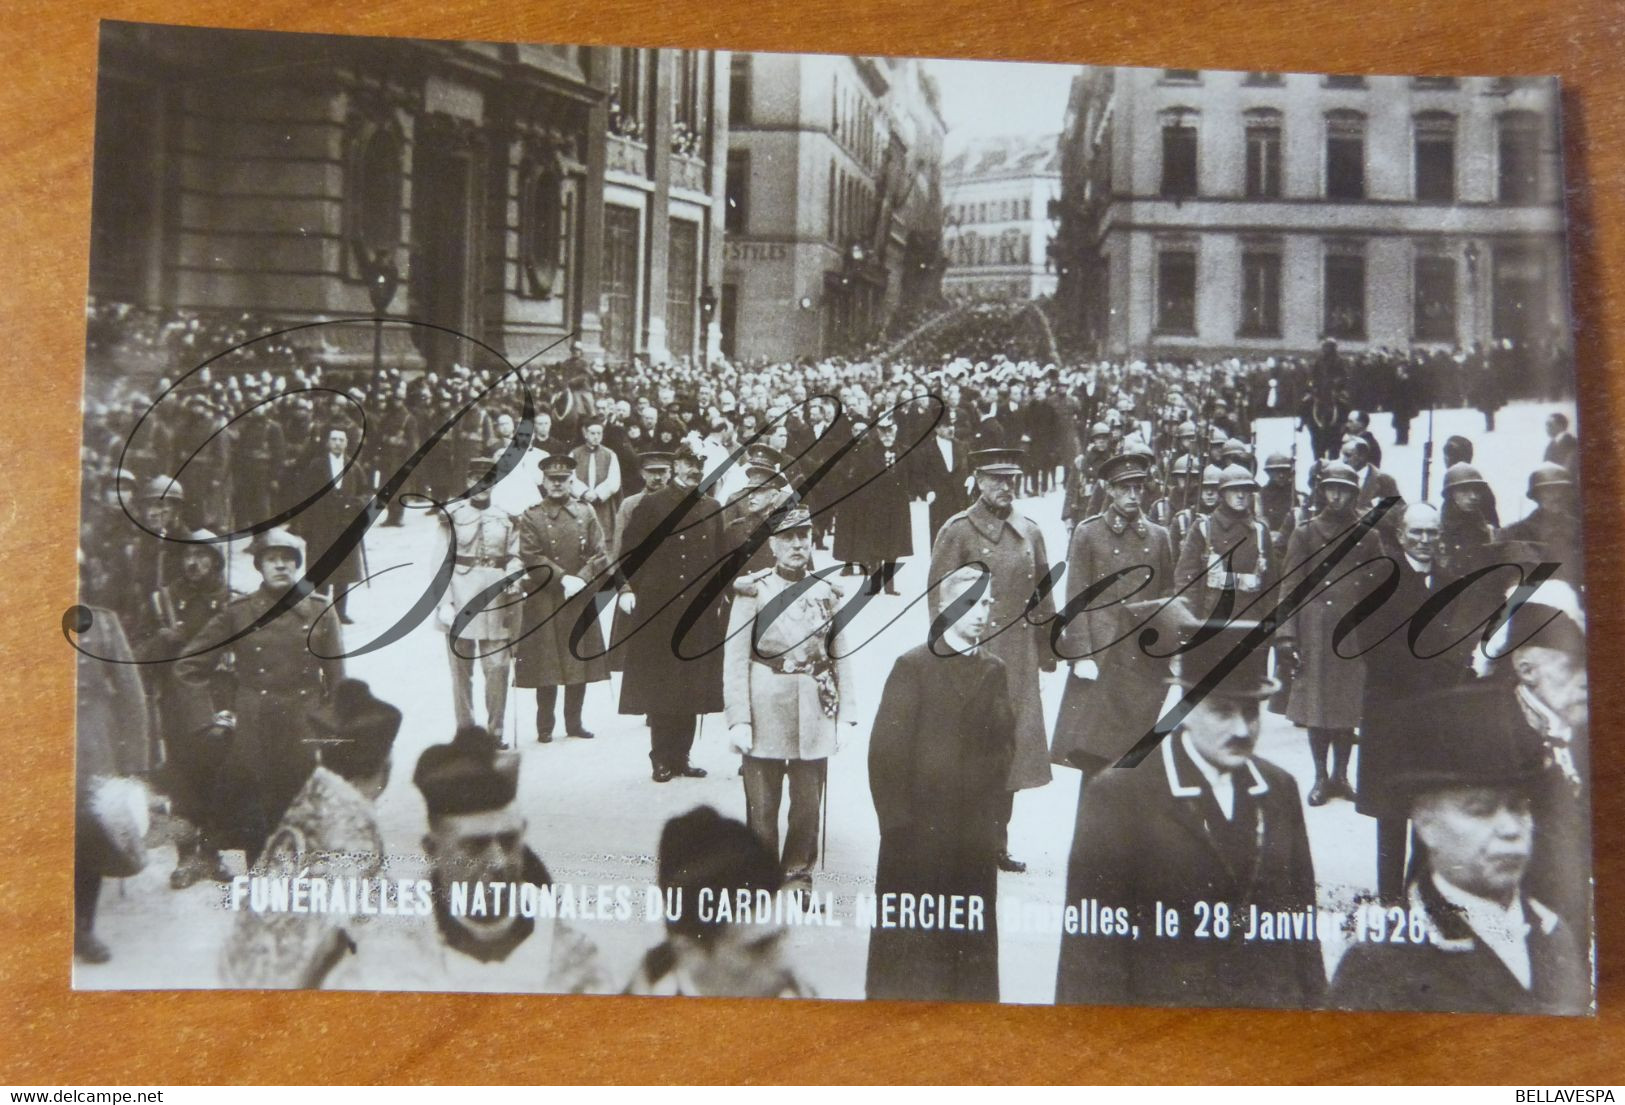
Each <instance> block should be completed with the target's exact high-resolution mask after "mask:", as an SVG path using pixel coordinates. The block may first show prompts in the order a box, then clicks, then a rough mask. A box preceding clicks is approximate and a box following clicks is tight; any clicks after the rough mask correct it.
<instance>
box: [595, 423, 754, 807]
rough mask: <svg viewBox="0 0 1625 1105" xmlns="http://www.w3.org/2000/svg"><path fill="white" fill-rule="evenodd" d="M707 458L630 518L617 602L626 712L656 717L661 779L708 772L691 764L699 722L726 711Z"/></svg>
mask: <svg viewBox="0 0 1625 1105" xmlns="http://www.w3.org/2000/svg"><path fill="white" fill-rule="evenodd" d="M703 471H704V462H703V461H702V460H701V459H700V457H699V456H698V455H697V454H696V453H695V452H694V450H693V449H692V448H690V447H688V446H684V447H683V448H682V449H680V450H679V451H678V452H677V454H676V456H675V457H674V459H673V462H672V483H671V484H670V485H669V486H667V487H665V488H662V489H661V490H659V491H653V492H650V493H649V494H648V495H646V496H645V497H644V499H643V501H642V502H640V503H638V505H637V508H636V509H635V510H633V512H632V517H631V518H629V519H627V524H626V540H625V544H624V546H623V547H622V549H621V557H620V562H619V565H618V574H619V576H620V583H621V594H620V596H619V598H618V600H617V605H618V606H619V608H620V610H621V612H622V613H623V614H625V615H627V619H628V620H627V623H626V634H627V636H626V645H625V648H626V676H625V678H624V679H623V680H622V682H621V701H620V710H621V713H623V714H644V715H646V716H647V717H648V719H649V746H650V747H649V762H650V765H651V768H652V775H653V778H654V781H655V782H657V783H665V782H670V781H671V779H672V778H673V777H675V776H678V775H682V776H686V777H688V778H693V779H699V778H704V776H705V769H704V768H702V767H699V766H697V765H695V764H692V763H690V762H689V753H690V751H691V750H692V749H693V747H694V736H695V732H696V730H697V728H698V725H699V718H700V717H701V716H702V715H704V714H710V713H715V712H717V711H718V710H720V709H722V648H721V647H720V646H721V643H722V635H723V629H724V626H723V624H722V621H721V608H722V604H721V602H720V601H718V600H719V599H721V597H722V590H723V589H722V588H719V587H716V586H714V583H715V581H714V578H713V577H714V576H715V574H716V573H717V572H718V571H719V570H721V569H723V568H724V567H725V566H726V561H727V550H726V545H725V542H724V540H723V534H722V515H721V506H720V505H719V504H718V503H717V501H716V500H715V499H713V498H711V497H710V496H709V495H705V494H702V493H701V492H700V491H699V490H698V489H699V482H700V475H701V473H702V472H703Z"/></svg>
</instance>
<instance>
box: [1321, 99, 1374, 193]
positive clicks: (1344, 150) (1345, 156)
mask: <svg viewBox="0 0 1625 1105" xmlns="http://www.w3.org/2000/svg"><path fill="white" fill-rule="evenodd" d="M1326 198H1327V199H1332V200H1360V199H1365V116H1364V115H1361V114H1360V113H1359V112H1357V111H1333V112H1330V113H1328V114H1327V116H1326Z"/></svg>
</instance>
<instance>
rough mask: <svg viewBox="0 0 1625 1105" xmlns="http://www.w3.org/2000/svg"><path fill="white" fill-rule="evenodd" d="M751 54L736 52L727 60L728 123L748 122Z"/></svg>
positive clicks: (741, 123)
mask: <svg viewBox="0 0 1625 1105" xmlns="http://www.w3.org/2000/svg"><path fill="white" fill-rule="evenodd" d="M751 61H752V58H751V55H749V54H744V53H736V54H734V55H733V57H732V58H731V59H730V60H729V62H728V124H729V125H730V126H735V125H741V126H742V125H744V124H747V123H749V122H750V67H751Z"/></svg>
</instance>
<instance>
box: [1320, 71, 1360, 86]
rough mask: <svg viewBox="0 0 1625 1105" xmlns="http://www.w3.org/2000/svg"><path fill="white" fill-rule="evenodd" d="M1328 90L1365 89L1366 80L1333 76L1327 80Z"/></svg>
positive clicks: (1343, 75) (1347, 76)
mask: <svg viewBox="0 0 1625 1105" xmlns="http://www.w3.org/2000/svg"><path fill="white" fill-rule="evenodd" d="M1326 87H1327V88H1364V87H1365V78H1364V77H1358V76H1352V75H1349V74H1342V75H1338V74H1333V75H1331V76H1328V77H1327V78H1326Z"/></svg>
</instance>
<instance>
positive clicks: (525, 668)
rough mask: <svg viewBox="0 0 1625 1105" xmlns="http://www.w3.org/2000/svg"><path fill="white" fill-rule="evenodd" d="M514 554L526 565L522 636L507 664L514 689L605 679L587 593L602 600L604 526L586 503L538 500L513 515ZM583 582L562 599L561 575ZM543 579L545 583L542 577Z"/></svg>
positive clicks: (605, 560) (600, 634) (606, 661)
mask: <svg viewBox="0 0 1625 1105" xmlns="http://www.w3.org/2000/svg"><path fill="white" fill-rule="evenodd" d="M519 559H520V562H521V563H523V564H524V566H525V567H526V568H527V569H529V570H530V571H531V574H530V575H529V576H528V577H527V579H526V589H527V591H528V592H529V594H528V596H527V597H526V599H525V612H524V623H523V629H522V630H521V634H522V636H521V637H520V640H519V643H518V646H517V651H518V654H519V657H518V663H517V665H516V666H515V668H514V685H515V686H519V687H562V686H566V685H568V684H572V683H596V682H598V681H600V680H604V679H608V678H609V657H608V655H607V654H606V653H605V651H604V635H603V631H602V630H601V629H599V626H598V618H597V613H598V609H599V608H597V607H594V606H593V605H592V603H593V601H594V597H595V596H598V595H600V588H603V590H602V592H601V594H602V596H603V597H602V599H600V600H599V601H606V600H607V597H608V596H609V595H610V594H611V590H610V589H609V588H608V587H607V586H606V584H608V582H609V578H608V576H607V575H606V574H605V569H606V568H608V567H609V553H608V552H607V551H606V550H605V548H604V531H603V528H602V527H601V526H599V524H598V515H597V513H596V512H595V511H594V510H593V508H592V507H590V506H588V505H586V504H585V503H579V502H576V501H574V500H573V499H572V500H566V501H564V502H560V503H555V502H548V501H543V502H540V503H537V504H536V505H535V506H533V507H531V508H530V509H529V510H527V511H525V513H523V514H521V515H520V516H519ZM567 575H571V576H575V577H577V578H578V579H580V580H582V582H584V583H585V584H586V587H584V588H583V589H582V590H581V591H580V592H579V593H577V594H576V595H575V597H573V598H571V599H569V600H566V599H565V597H564V584H563V577H565V576H567ZM543 579H545V580H546V583H545V585H544V584H542V580H543ZM584 615H585V616H586V630H585V632H584V633H583V635H582V637H581V639H580V641H578V642H577V643H576V644H575V645H574V646H572V645H571V643H570V638H571V636H572V635H573V634H574V632H575V627H576V625H577V623H578V622H580V621H581V620H582V619H583V616H584Z"/></svg>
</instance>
